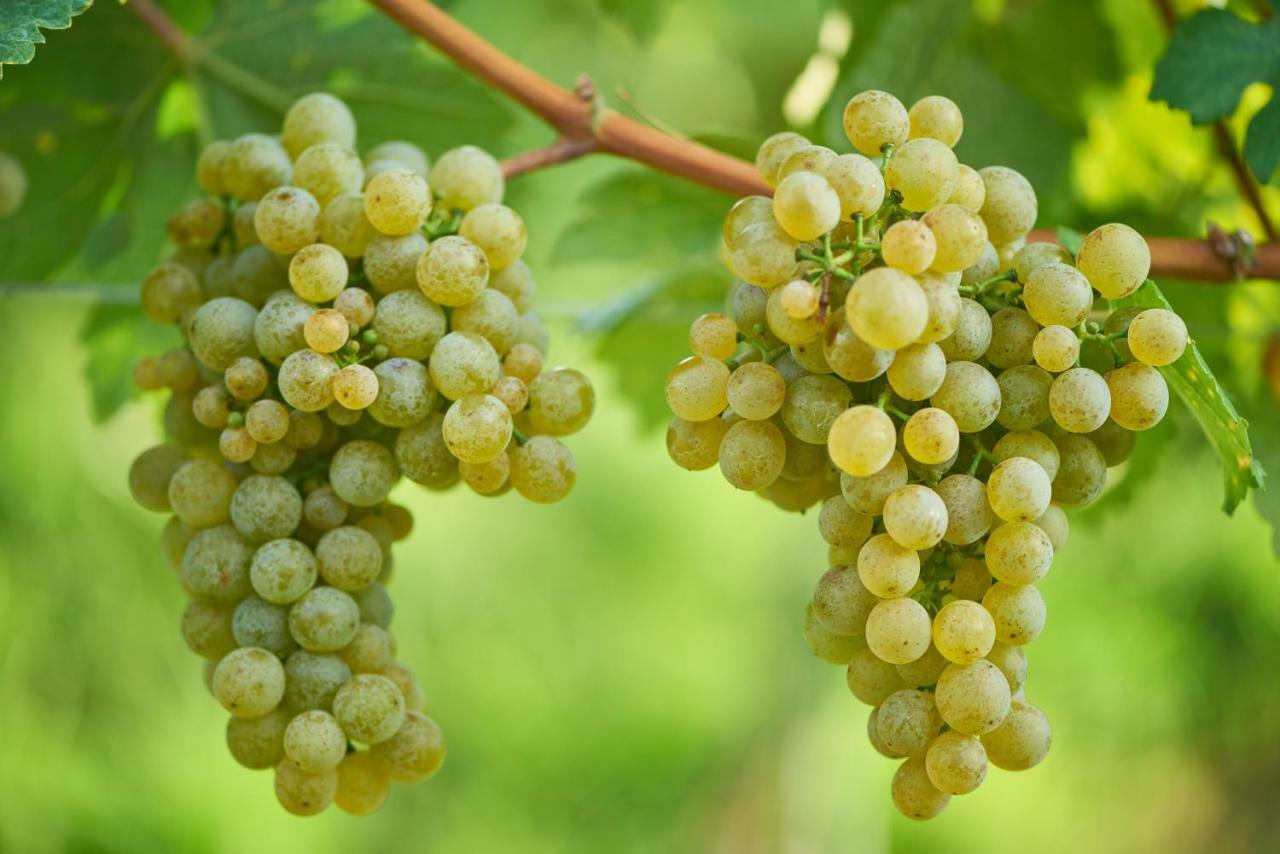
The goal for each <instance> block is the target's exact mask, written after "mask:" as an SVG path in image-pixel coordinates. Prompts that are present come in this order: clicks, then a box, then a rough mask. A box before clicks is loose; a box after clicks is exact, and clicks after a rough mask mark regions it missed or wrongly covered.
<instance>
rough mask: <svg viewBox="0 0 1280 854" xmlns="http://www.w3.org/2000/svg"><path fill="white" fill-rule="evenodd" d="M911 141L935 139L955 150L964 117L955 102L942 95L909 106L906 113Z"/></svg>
mask: <svg viewBox="0 0 1280 854" xmlns="http://www.w3.org/2000/svg"><path fill="white" fill-rule="evenodd" d="M907 118H908V120H909V121H910V127H911V130H910V132H909V136H910V138H911V139H919V138H921V137H927V138H929V139H936V140H938V141H939V142H941V143H942V144H943V145H945V146H947V147H948V148H955V145H956V143H957V142H959V141H960V136H961V135H962V134H963V133H964V116H963V115H961V113H960V108H959V107H957V106H956V103H955V101H952V100H951V99H950V98H944V97H943V96H942V95H929V96H927V97H924V98H921V99H920V100H919V101H916V102H915V103H914V104H912V105H911V109H910V110H908V111H907Z"/></svg>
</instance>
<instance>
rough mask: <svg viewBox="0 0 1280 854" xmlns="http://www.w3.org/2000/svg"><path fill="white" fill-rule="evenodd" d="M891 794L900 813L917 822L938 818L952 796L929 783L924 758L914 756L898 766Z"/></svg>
mask: <svg viewBox="0 0 1280 854" xmlns="http://www.w3.org/2000/svg"><path fill="white" fill-rule="evenodd" d="M890 794H891V795H892V796H893V805H894V806H895V807H897V808H898V812H900V813H902V814H903V815H904V816H906V817H907V818H910V819H915V820H917V821H923V820H925V819H930V818H934V817H936V816H937V815H938V814H939V813H941V812H942V811H943V810H944V809H946V808H947V804H948V803H950V801H951V796H950V795H948V794H947V793H946V792H943V791H940V790H939V789H937V788H936V787H935V786H934V785H933V783H932V782H930V781H929V775H928V773H927V772H926V770H925V760H924V757H922V756H913V757H911V758H910V759H908V760H906V761H905V762H903V763H902V765H900V766H898V770H897V772H896V773H895V774H894V775H893V784H892V785H891V786H890Z"/></svg>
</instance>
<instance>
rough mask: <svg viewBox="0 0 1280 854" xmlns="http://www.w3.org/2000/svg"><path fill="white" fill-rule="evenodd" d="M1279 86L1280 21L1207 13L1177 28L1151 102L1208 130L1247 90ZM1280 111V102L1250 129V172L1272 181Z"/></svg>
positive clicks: (1278, 153)
mask: <svg viewBox="0 0 1280 854" xmlns="http://www.w3.org/2000/svg"><path fill="white" fill-rule="evenodd" d="M1252 83H1268V84H1270V85H1271V86H1272V87H1275V86H1280V17H1272V18H1271V19H1270V20H1268V21H1263V22H1261V23H1256V24H1255V23H1252V22H1250V21H1246V20H1245V19H1244V18H1241V17H1239V16H1238V15H1235V14H1233V13H1231V12H1228V11H1226V10H1224V9H1204V10H1202V11H1200V12H1197V13H1196V14H1194V15H1192V16H1190V17H1188V18H1185V19H1183V20H1182V21H1179V22H1178V27H1177V29H1176V30H1174V33H1173V38H1172V39H1170V41H1169V47H1168V48H1167V49H1166V50H1165V53H1164V56H1162V57H1161V58H1160V61H1159V62H1158V63H1156V69H1155V81H1154V82H1153V83H1152V86H1151V99H1152V100H1153V101H1164V102H1166V103H1168V104H1169V106H1171V107H1174V108H1176V109H1180V110H1185V111H1186V112H1188V113H1190V114H1191V120H1192V121H1193V122H1195V123H1196V124H1209V123H1211V122H1216V121H1218V120H1219V119H1223V118H1226V117H1227V116H1229V115H1231V113H1233V112H1235V109H1236V107H1237V105H1239V103H1240V96H1241V95H1242V94H1243V92H1244V90H1245V87H1247V86H1249V85H1250V84H1252ZM1278 126H1280V107H1277V106H1276V103H1275V98H1274V97H1273V98H1272V100H1271V103H1269V104H1268V105H1267V106H1266V107H1264V108H1263V110H1262V112H1260V113H1259V114H1258V115H1257V116H1255V117H1254V119H1253V121H1252V122H1251V123H1250V125H1249V129H1248V131H1247V134H1246V142H1245V154H1246V157H1247V159H1248V161H1249V167H1250V168H1251V169H1252V170H1253V172H1254V174H1255V175H1257V176H1258V177H1259V178H1260V179H1261V180H1263V181H1269V180H1270V179H1271V178H1272V176H1273V174H1274V173H1275V171H1276V166H1277V165H1280V133H1277V132H1276V131H1277V127H1278Z"/></svg>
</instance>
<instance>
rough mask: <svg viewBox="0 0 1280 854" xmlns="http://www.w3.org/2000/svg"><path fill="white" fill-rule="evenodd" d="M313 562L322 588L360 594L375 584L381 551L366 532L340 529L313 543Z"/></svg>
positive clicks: (380, 565)
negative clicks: (323, 585) (326, 587)
mask: <svg viewBox="0 0 1280 854" xmlns="http://www.w3.org/2000/svg"><path fill="white" fill-rule="evenodd" d="M315 562H316V566H317V568H318V569H319V572H320V577H321V578H322V579H324V583H325V584H328V585H329V586H330V587H336V588H337V589H339V590H345V591H353V590H360V589H361V588H364V587H368V586H369V585H370V584H372V583H373V582H375V581H377V580H378V576H379V575H380V574H381V572H382V550H381V548H379V546H378V541H377V540H375V539H374V537H373V535H372V534H370V533H369V532H368V531H366V530H364V529H363V528H357V527H356V526H354V525H343V526H341V527H337V528H334V529H332V530H330V531H327V532H326V533H325V534H324V535H323V536H321V537H320V539H319V540H318V541H317V542H316V552H315Z"/></svg>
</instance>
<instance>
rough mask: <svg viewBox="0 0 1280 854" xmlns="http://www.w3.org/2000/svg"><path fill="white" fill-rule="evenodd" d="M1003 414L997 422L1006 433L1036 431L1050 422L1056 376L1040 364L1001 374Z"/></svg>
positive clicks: (1021, 366) (1024, 366) (999, 380)
mask: <svg viewBox="0 0 1280 854" xmlns="http://www.w3.org/2000/svg"><path fill="white" fill-rule="evenodd" d="M996 383H997V384H998V385H999V386H1000V413H999V414H998V415H997V416H996V421H997V422H999V424H1000V426H1001V427H1004V428H1005V429H1006V430H1033V429H1035V428H1036V427H1039V426H1040V425H1041V424H1043V423H1045V422H1046V421H1048V420H1049V390H1050V388H1052V386H1053V377H1052V376H1050V374H1049V372H1048V371H1045V370H1044V369H1043V368H1040V367H1037V366H1036V365H1018V366H1017V367H1013V368H1009V369H1008V370H1005V371H1001V372H1000V375H999V376H998V377H996Z"/></svg>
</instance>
